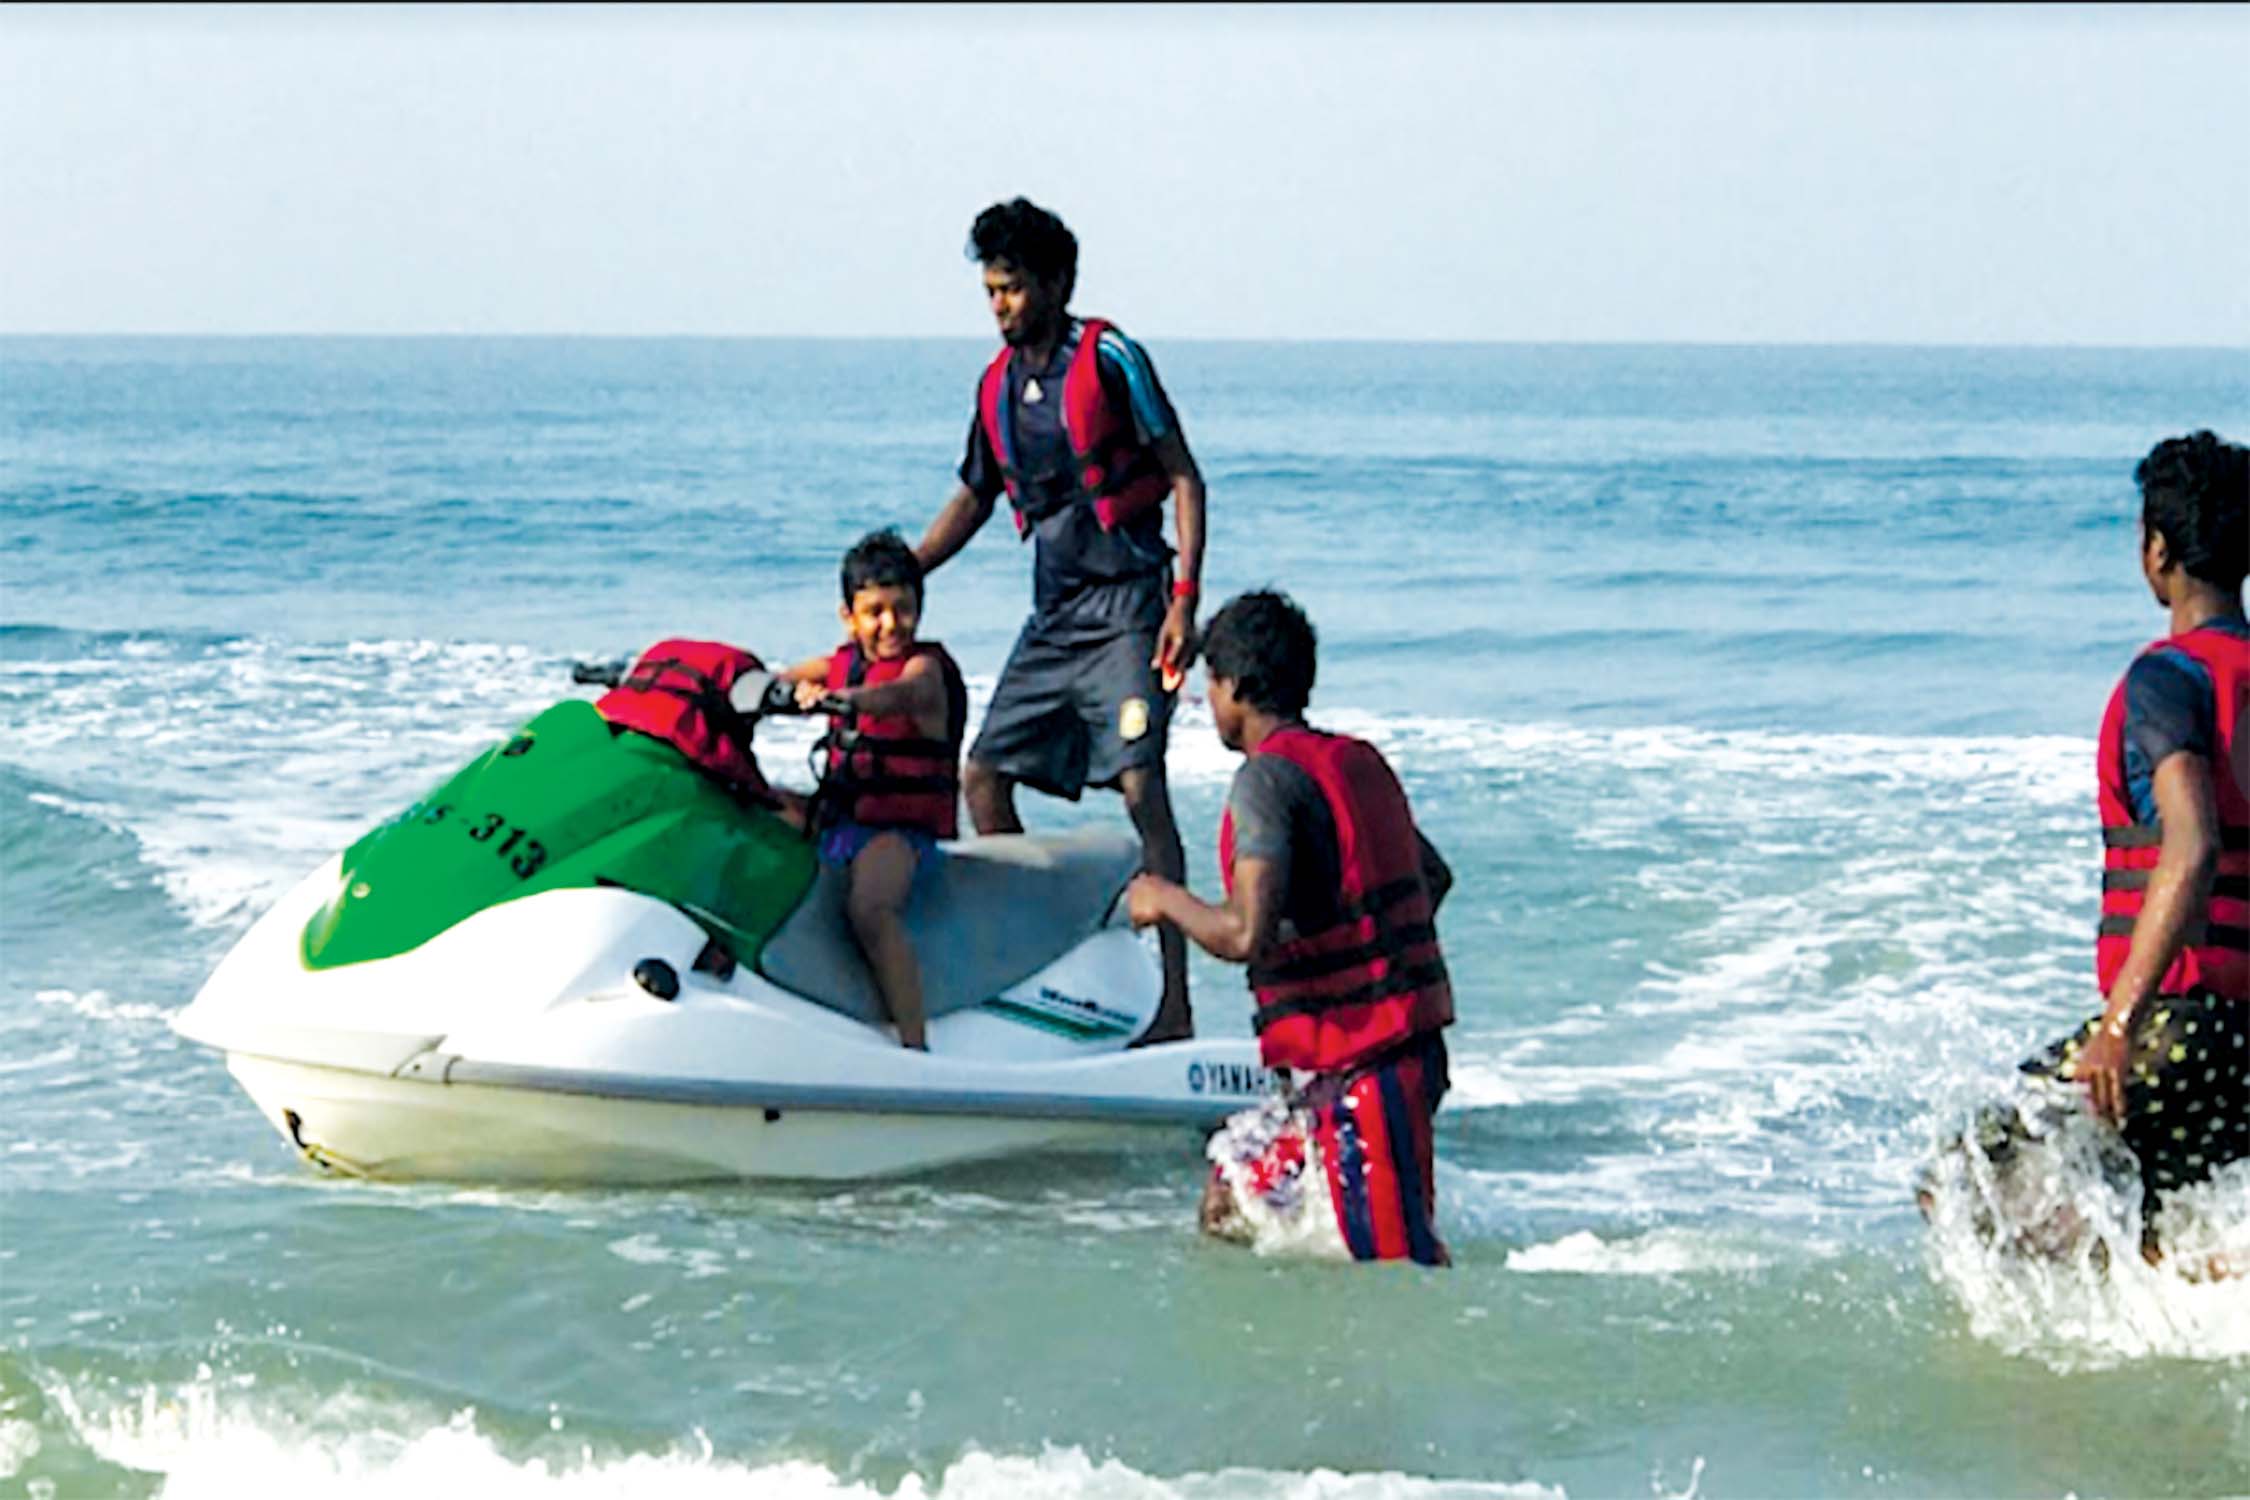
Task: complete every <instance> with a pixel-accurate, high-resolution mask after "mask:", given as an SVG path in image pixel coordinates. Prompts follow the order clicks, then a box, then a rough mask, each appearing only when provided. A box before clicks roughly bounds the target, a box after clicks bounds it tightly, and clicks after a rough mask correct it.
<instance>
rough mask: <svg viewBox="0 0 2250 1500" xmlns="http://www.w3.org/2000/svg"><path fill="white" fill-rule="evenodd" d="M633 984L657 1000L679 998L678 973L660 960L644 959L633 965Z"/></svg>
mask: <svg viewBox="0 0 2250 1500" xmlns="http://www.w3.org/2000/svg"><path fill="white" fill-rule="evenodd" d="M633 982H634V983H635V984H637V985H639V986H640V987H641V988H642V989H644V990H647V991H648V992H649V993H650V994H652V995H654V996H655V997H656V998H657V999H659V1000H676V999H678V998H679V994H680V975H679V971H678V970H676V969H674V968H673V967H672V966H671V965H670V964H668V963H666V962H665V961H664V960H663V959H661V958H644V959H642V960H641V961H640V962H639V963H637V964H635V965H633Z"/></svg>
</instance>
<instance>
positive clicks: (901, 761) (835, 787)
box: [822, 641, 969, 839]
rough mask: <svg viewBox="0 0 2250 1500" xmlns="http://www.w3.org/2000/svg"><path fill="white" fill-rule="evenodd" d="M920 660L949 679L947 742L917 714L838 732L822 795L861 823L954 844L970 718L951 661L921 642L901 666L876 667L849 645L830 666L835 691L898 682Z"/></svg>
mask: <svg viewBox="0 0 2250 1500" xmlns="http://www.w3.org/2000/svg"><path fill="white" fill-rule="evenodd" d="M918 656H934V657H936V658H937V663H938V670H939V671H940V672H941V673H943V674H944V677H945V698H946V704H945V738H943V739H938V740H933V739H931V738H929V737H928V736H927V735H925V734H923V733H922V730H921V727H920V726H919V725H917V724H916V723H915V722H914V718H913V716H912V715H911V714H891V715H887V716H885V717H882V718H876V717H872V716H869V715H864V714H863V715H861V716H860V718H859V720H858V723H857V724H856V725H855V726H854V730H855V732H851V733H840V732H839V729H840V726H836V725H833V724H832V725H831V726H830V729H829V748H828V780H827V784H826V786H825V787H823V789H822V794H823V796H825V797H826V798H827V799H829V804H830V806H832V807H833V808H834V809H835V811H836V813H837V815H839V816H841V817H845V818H849V819H851V820H852V821H853V822H855V823H865V824H867V825H868V826H869V827H872V828H920V829H924V830H926V831H927V832H928V833H929V834H931V836H933V837H935V838H941V839H950V838H955V837H958V836H959V834H960V832H961V824H960V805H961V734H962V730H963V727H964V726H965V725H966V724H967V722H968V717H969V693H968V688H967V686H966V685H965V684H964V683H963V682H962V681H961V669H960V668H959V667H957V666H955V665H954V664H953V657H952V655H951V654H950V653H949V652H947V650H946V649H945V648H944V647H943V646H940V645H938V644H937V643H936V642H935V641H917V642H916V643H915V645H914V648H913V649H912V650H911V651H909V652H907V654H906V655H904V656H902V657H899V658H898V659H897V660H895V661H869V660H868V659H867V657H866V656H865V655H864V654H862V653H861V651H860V649H859V647H858V646H857V645H845V646H842V647H839V648H838V649H837V651H836V654H835V655H834V656H831V657H830V658H828V689H829V691H830V692H835V691H837V690H838V689H841V688H855V687H876V686H879V685H881V684H882V683H886V682H894V681H896V680H897V679H898V675H899V674H900V673H901V672H904V671H905V670H906V664H907V663H908V662H910V661H912V660H914V658H916V657H918Z"/></svg>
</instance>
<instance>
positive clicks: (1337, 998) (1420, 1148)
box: [1127, 593, 1453, 1265]
mask: <svg viewBox="0 0 2250 1500" xmlns="http://www.w3.org/2000/svg"><path fill="white" fill-rule="evenodd" d="M1315 648H1316V640H1315V637H1314V634H1313V628H1312V624H1311V622H1310V621H1308V620H1307V619H1306V618H1305V617H1304V615H1303V613H1302V612H1300V611H1299V610H1298V608H1297V607H1296V605H1294V604H1293V603H1291V602H1290V601H1289V600H1288V599H1287V598H1286V597H1284V596H1283V595H1280V594H1272V593H1255V594H1244V595H1242V596H1241V597H1240V598H1238V599H1234V600H1231V601H1229V602H1228V604H1227V606H1226V608H1224V609H1222V610H1220V611H1219V612H1218V614H1217V615H1216V616H1214V617H1213V618H1212V621H1211V633H1210V636H1209V638H1208V639H1207V640H1206V641H1205V643H1204V658H1203V659H1204V671H1205V674H1206V675H1207V676H1208V678H1209V679H1210V687H1209V694H1210V700H1211V722H1212V724H1213V726H1214V727H1215V728H1216V729H1217V730H1218V732H1219V738H1220V740H1221V741H1222V742H1223V743H1224V744H1225V745H1226V746H1227V748H1228V749H1230V750H1239V751H1241V752H1242V754H1243V757H1244V759H1243V763H1242V769H1241V770H1240V771H1238V772H1237V773H1236V774H1235V778H1234V786H1233V787H1232V789H1231V790H1230V791H1229V792H1228V794H1227V811H1226V817H1225V820H1224V821H1223V822H1222V823H1221V824H1220V826H1219V873H1220V875H1221V877H1222V878H1223V879H1224V880H1225V883H1226V899H1225V900H1224V901H1223V902H1222V903H1220V904H1219V905H1216V906H1214V905H1212V904H1211V903H1209V902H1207V901H1201V900H1198V899H1197V898H1196V897H1195V896H1194V895H1192V894H1191V893H1189V892H1188V891H1187V890H1186V889H1184V888H1183V887H1181V886H1180V885H1179V884H1178V883H1177V882H1174V881H1171V880H1167V879H1164V878H1162V877H1161V876H1157V875H1147V874H1144V875H1141V876H1138V877H1136V878H1135V879H1134V881H1133V884H1132V885H1131V886H1130V887H1129V888H1128V890H1127V900H1128V902H1129V904H1130V907H1131V911H1132V918H1133V924H1134V925H1135V926H1147V925H1150V924H1152V923H1157V922H1161V923H1163V924H1164V925H1165V926H1166V927H1168V928H1171V927H1177V928H1179V929H1181V930H1183V931H1185V932H1186V933H1187V935H1188V936H1189V937H1191V938H1193V939H1194V940H1195V941H1196V943H1197V945H1198V946H1200V947H1201V948H1203V949H1204V951H1206V952H1208V953H1210V954H1211V955H1212V956H1213V957H1215V958H1220V959H1224V960H1226V961H1228V962H1230V963H1238V964H1245V965H1247V966H1248V970H1249V980H1250V990H1251V994H1252V996H1253V997H1254V999H1255V1000H1256V1003H1257V1010H1256V1012H1255V1016H1254V1021H1255V1024H1256V1027H1257V1032H1258V1050H1259V1055H1260V1056H1261V1058H1262V1059H1263V1060H1264V1062H1265V1064H1266V1066H1267V1067H1269V1068H1285V1069H1287V1070H1289V1073H1290V1077H1291V1090H1290V1098H1289V1101H1288V1105H1287V1107H1286V1110H1280V1109H1274V1108H1260V1109H1257V1110H1252V1111H1248V1112H1246V1113H1245V1114H1243V1115H1239V1116H1237V1117H1236V1118H1235V1120H1234V1121H1231V1122H1229V1125H1228V1127H1227V1129H1226V1130H1224V1131H1222V1132H1221V1133H1220V1135H1219V1136H1218V1137H1216V1138H1214V1140H1213V1142H1212V1145H1211V1156H1212V1160H1213V1162H1214V1164H1215V1169H1214V1171H1213V1174H1212V1177H1211V1180H1210V1183H1209V1186H1208V1187H1207V1189H1206V1191H1205V1194H1204V1201H1203V1212H1202V1222H1203V1228H1204V1231H1205V1232H1206V1233H1209V1234H1213V1235H1216V1236H1218V1237H1220V1238H1224V1239H1248V1240H1252V1241H1257V1240H1259V1239H1260V1238H1261V1237H1262V1236H1261V1231H1264V1232H1265V1233H1268V1234H1272V1235H1273V1237H1274V1238H1276V1239H1281V1238H1286V1239H1287V1240H1289V1241H1290V1242H1292V1243H1296V1244H1311V1245H1314V1246H1318V1247H1322V1248H1326V1249H1327V1250H1329V1251H1330V1253H1334V1254H1339V1255H1348V1256H1349V1257H1350V1258H1351V1259H1353V1260H1412V1261H1415V1262H1418V1263H1420V1264H1422V1265H1444V1264H1447V1263H1448V1256H1447V1254H1446V1249H1445V1242H1444V1241H1443V1240H1442V1239H1440V1238H1439V1237H1438V1233H1437V1225H1436V1209H1437V1200H1436V1191H1435V1181H1434V1178H1433V1175H1432V1168H1433V1161H1432V1148H1431V1139H1430V1126H1431V1121H1432V1118H1433V1117H1434V1116H1435V1115H1436V1113H1437V1108H1438V1104H1439V1101H1440V1100H1442V1099H1443V1098H1444V1096H1445V1090H1446V1053H1445V1040H1444V1037H1443V1035H1442V1034H1441V1033H1442V1032H1443V1030H1444V1028H1445V1027H1446V1026H1448V1025H1450V1024H1452V1021H1453V989H1452V985H1451V982H1450V981H1449V980H1448V978H1447V976H1446V971H1445V959H1444V956H1443V955H1442V954H1441V953H1440V952H1439V949H1438V939H1437V927H1436V925H1435V918H1436V915H1437V907H1438V903H1439V902H1440V901H1442V900H1444V898H1445V893H1446V891H1447V889H1448V888H1449V887H1450V886H1451V885H1452V883H1453V876H1452V873H1451V872H1450V871H1449V870H1448V869H1447V868H1446V866H1445V861H1444V860H1442V859H1440V858H1439V857H1438V853H1437V851H1436V850H1435V849H1433V848H1431V847H1430V844H1429V841H1428V840H1427V839H1425V838H1423V837H1422V834H1421V831H1420V830H1419V829H1417V828H1416V827H1415V826H1414V813H1413V810H1412V809H1411V808H1410V807H1409V806H1408V805H1407V800H1406V793H1405V791H1404V790H1403V789H1402V788H1401V787H1400V786H1399V784H1398V778H1397V777H1396V776H1395V775H1394V774H1392V771H1391V768H1390V766H1389V765H1388V764H1386V763H1385V761H1384V760H1383V757H1382V755H1381V753H1380V752H1378V751H1377V750H1376V749H1375V747H1374V746H1372V745H1369V744H1367V743H1366V742H1364V741H1361V740H1355V739H1351V738H1348V737H1347V736H1344V735H1338V734H1326V733H1323V732H1322V731H1320V730H1317V729H1313V728H1310V727H1308V726H1307V725H1306V723H1305V717H1304V715H1305V704H1306V701H1307V700H1308V699H1309V698H1310V696H1311V694H1312V685H1313V671H1314V666H1315V655H1314V652H1315Z"/></svg>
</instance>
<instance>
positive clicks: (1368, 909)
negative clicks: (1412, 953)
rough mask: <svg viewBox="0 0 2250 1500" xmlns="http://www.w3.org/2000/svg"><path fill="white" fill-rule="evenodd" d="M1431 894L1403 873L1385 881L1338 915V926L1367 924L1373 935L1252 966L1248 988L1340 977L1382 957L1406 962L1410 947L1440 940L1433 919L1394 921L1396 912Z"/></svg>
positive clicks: (1419, 881) (1415, 877)
mask: <svg viewBox="0 0 2250 1500" xmlns="http://www.w3.org/2000/svg"><path fill="white" fill-rule="evenodd" d="M1427 896H1428V890H1427V888H1426V887H1425V886H1424V885H1423V883H1422V879H1421V877H1420V876H1418V875H1403V876H1401V877H1399V878H1398V879H1396V880H1391V881H1386V882H1384V883H1383V884H1382V885H1379V886H1377V887H1375V889H1373V890H1371V891H1368V892H1366V893H1364V894H1363V895H1361V896H1360V897H1358V898H1357V899H1356V900H1351V901H1346V902H1344V903H1342V904H1341V905H1340V906H1339V908H1338V910H1337V915H1336V925H1337V926H1345V925H1348V924H1351V923H1356V922H1366V923H1369V924H1371V925H1372V926H1373V927H1374V929H1375V930H1374V932H1373V933H1372V934H1371V935H1370V936H1369V937H1367V938H1365V939H1363V940H1362V941H1360V942H1356V943H1347V944H1345V945H1344V946H1342V947H1340V948H1331V949H1324V950H1322V951H1319V952H1315V953H1301V954H1298V955H1296V956H1294V957H1290V958H1284V959H1281V960H1279V961H1278V962H1271V963H1265V964H1253V965H1251V966H1250V973H1249V978H1250V984H1251V987H1252V988H1253V989H1265V988H1268V987H1270V986H1273V985H1276V984H1293V983H1306V982H1309V981H1312V980H1316V979H1326V978H1328V977H1329V976H1330V975H1333V974H1341V973H1343V972H1344V971H1345V970H1347V969H1353V968H1357V967H1359V966H1360V965H1362V964H1371V963H1374V962H1376V961H1378V960H1380V959H1385V958H1388V959H1391V960H1393V961H1395V962H1403V961H1405V958H1406V952H1407V950H1408V949H1410V948H1413V947H1416V946H1419V945H1421V944H1424V943H1434V942H1436V941H1437V928H1436V926H1435V925H1434V919H1433V918H1431V917H1429V916H1427V915H1424V914H1419V913H1418V914H1417V918H1418V919H1417V920H1415V921H1411V922H1405V923H1396V922H1394V921H1393V920H1392V911H1393V909H1394V908H1396V907H1398V906H1400V905H1401V904H1403V903H1406V902H1410V901H1417V900H1426V899H1427Z"/></svg>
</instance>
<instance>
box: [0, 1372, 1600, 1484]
mask: <svg viewBox="0 0 2250 1500" xmlns="http://www.w3.org/2000/svg"><path fill="white" fill-rule="evenodd" d="M233 1385H236V1386H238V1385H239V1382H236V1383H233ZM56 1405H57V1406H58V1408H60V1409H61V1411H62V1412H63V1413H64V1415H65V1416H66V1418H67V1419H68V1420H69V1421H70V1423H71V1425H72V1426H73V1427H74V1428H75V1429H76V1430H77V1432H78V1434H79V1436H80V1437H81V1438H82V1439H83V1440H84V1441H85V1443H86V1445H87V1446H88V1447H89V1448H91V1449H92V1450H93V1451H94V1452H95V1453H96V1454H97V1455H99V1456H100V1457H101V1458H103V1459H105V1460H107V1461H109V1462H111V1463H116V1464H121V1465H124V1466H127V1467H130V1468H133V1469H137V1470H140V1471H142V1472H144V1473H150V1474H154V1475H157V1476H159V1477H160V1480H161V1483H160V1486H159V1488H158V1489H157V1491H156V1493H158V1494H160V1495H162V1496H165V1497H166V1500H204V1497H212V1500H234V1497H237V1496H241V1495H268V1494H271V1495H282V1494H315V1495H321V1496H327V1497H337V1500H349V1497H355V1496H367V1497H375V1496H386V1497H387V1496H396V1495H406V1494H459V1493H470V1492H473V1493H476V1494H478V1495H480V1496H485V1497H488V1500H515V1497H526V1500H530V1497H540V1500H545V1497H559V1500H593V1497H597V1496H619V1497H628V1496H630V1497H638V1496H642V1495H649V1494H660V1495H665V1496H680V1497H689V1500H692V1497H697V1496H705V1495H708V1496H712V1497H719V1496H727V1497H734V1496H740V1495H746V1494H747V1495H757V1496H761V1497H766V1496H770V1497H776V1500H1562V1496H1563V1493H1564V1492H1563V1491H1562V1490H1561V1489H1559V1488H1553V1487H1549V1486H1545V1485H1539V1484H1532V1483H1522V1482H1508V1483H1496V1482H1486V1481H1479V1480H1446V1479H1432V1478H1424V1477H1418V1476H1413V1475H1407V1474H1402V1473H1396V1472H1390V1473H1369V1474H1343V1473H1338V1472H1336V1471H1334V1470H1328V1469H1314V1470H1309V1471H1296V1472H1292V1471H1285V1470H1273V1469H1249V1468H1240V1469H1223V1470H1218V1471H1215V1472H1209V1473H1190V1474H1181V1475H1173V1476H1159V1475H1154V1474H1149V1473H1145V1472H1143V1471H1141V1470H1138V1469H1135V1468H1133V1467H1132V1466H1131V1465H1128V1464H1126V1463H1123V1462H1121V1461H1119V1460H1117V1459H1114V1458H1106V1459H1098V1458H1095V1457H1094V1456H1092V1455H1090V1454H1088V1453H1087V1452H1086V1451H1085V1450H1084V1449H1082V1448H1078V1447H1066V1446H1057V1445H1053V1444H1049V1445H1047V1446H1045V1447H1044V1448H1042V1450H1041V1451H1040V1452H1038V1453H1036V1454H1030V1453H987V1452H981V1451H975V1450H972V1451H970V1452H967V1453H964V1454H963V1455H961V1456H960V1457H958V1458H956V1459H954V1460H953V1461H952V1462H950V1463H948V1464H946V1465H945V1466H944V1468H943V1469H942V1470H940V1471H939V1472H937V1473H936V1475H935V1476H934V1477H927V1478H926V1477H924V1476H923V1475H922V1474H920V1473H908V1474H906V1475H904V1476H903V1477H901V1478H900V1479H898V1480H897V1481H895V1482H893V1483H877V1482H875V1481H872V1480H866V1479H860V1478H855V1477H851V1476H849V1475H845V1474H840V1473H838V1472H837V1471H836V1470H834V1469H832V1468H830V1467H828V1466H827V1465H825V1464H822V1463H819V1462H815V1461H812V1460H807V1459H794V1460H778V1461H764V1462H761V1461H758V1460H755V1459H747V1458H735V1457H730V1456H726V1455H722V1454H720V1453H719V1452H718V1451H717V1450H716V1449H715V1447H714V1445H713V1444H712V1443H711V1442H710V1440H709V1439H707V1438H705V1437H704V1436H703V1435H702V1434H701V1433H697V1434H695V1435H694V1437H693V1438H692V1439H691V1440H689V1441H688V1442H686V1443H683V1444H681V1445H679V1446H678V1447H675V1448H674V1449H672V1450H671V1451H668V1452H661V1453H632V1454H617V1453H615V1452H610V1451H601V1452H597V1451H596V1450H595V1448H594V1447H593V1445H591V1444H583V1443H581V1444H573V1443H571V1442H570V1441H569V1439H568V1433H567V1431H566V1430H565V1429H566V1425H567V1424H565V1423H564V1421H563V1420H562V1419H561V1418H560V1416H557V1417H556V1418H555V1419H554V1420H553V1421H552V1422H551V1424H550V1426H551V1429H552V1430H553V1431H554V1432H555V1433H556V1434H557V1435H556V1436H555V1438H554V1439H553V1441H551V1442H549V1443H546V1444H543V1445H541V1446H542V1451H540V1452H537V1453H533V1454H524V1453H521V1452H516V1453H510V1452H506V1451H503V1446H502V1445H501V1444H500V1443H498V1442H496V1441H495V1440H494V1439H493V1438H492V1437H490V1436H488V1435H487V1434H486V1433H485V1432H484V1431H482V1430H481V1429H480V1427H479V1425H478V1421H477V1416H476V1413H475V1411H474V1410H473V1409H469V1410H463V1411H459V1412H456V1413H454V1414H453V1415H452V1417H451V1418H450V1419H449V1420H446V1421H444V1422H442V1423H432V1422H430V1421H428V1420H427V1419H422V1418H417V1417H415V1416H413V1415H412V1414H409V1413H406V1412H402V1411H386V1410H383V1409H381V1408H378V1407H375V1406H373V1405H372V1404H370V1403H368V1402H366V1401H364V1400H358V1399H354V1398H343V1397H338V1398H332V1399H331V1400H329V1401H327V1402H324V1403H321V1405H320V1406H319V1408H318V1409H316V1410H314V1411H311V1412H307V1413H300V1412H297V1411H293V1410H290V1409H288V1408H287V1407H286V1405H285V1404H284V1403H283V1402H281V1401H280V1400H278V1399H277V1398H274V1397H272V1396H267V1395H261V1394H259V1393H257V1392H255V1391H251V1390H247V1389H239V1388H232V1387H230V1384H229V1383H223V1382H220V1381H218V1380H215V1379H213V1378H211V1377H209V1376H208V1375H205V1376H202V1377H199V1378H198V1379H197V1380H196V1381H194V1382H192V1383H190V1384H188V1385H186V1386H183V1387H179V1388H174V1389H170V1390H159V1389H156V1388H153V1387H151V1388H146V1389H144V1390H142V1391H141V1392H140V1393H139V1396H138V1399H125V1400H115V1401H106V1400H105V1401H103V1402H100V1403H97V1402H95V1401H91V1400H87V1399H82V1398H80V1397H79V1396H77V1395H75V1394H73V1393H70V1392H58V1393H56ZM5 1435H6V1434H5V1430H4V1429H0V1440H4V1438H5ZM18 1448H19V1450H20V1451H21V1453H22V1458H23V1459H24V1460H29V1459H30V1458H32V1457H33V1456H34V1454H35V1451H36V1444H35V1443H23V1444H19V1445H18Z"/></svg>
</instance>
